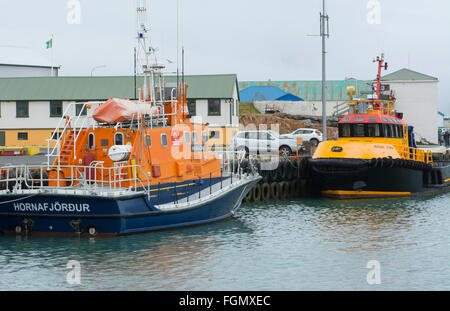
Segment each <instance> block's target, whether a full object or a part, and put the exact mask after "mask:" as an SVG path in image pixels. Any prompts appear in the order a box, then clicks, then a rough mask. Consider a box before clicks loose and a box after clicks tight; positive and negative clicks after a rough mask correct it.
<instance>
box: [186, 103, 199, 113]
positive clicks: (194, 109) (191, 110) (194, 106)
mask: <svg viewBox="0 0 450 311" xmlns="http://www.w3.org/2000/svg"><path fill="white" fill-rule="evenodd" d="M187 106H188V111H189V115H190V116H195V115H197V102H196V100H195V99H188V101H187Z"/></svg>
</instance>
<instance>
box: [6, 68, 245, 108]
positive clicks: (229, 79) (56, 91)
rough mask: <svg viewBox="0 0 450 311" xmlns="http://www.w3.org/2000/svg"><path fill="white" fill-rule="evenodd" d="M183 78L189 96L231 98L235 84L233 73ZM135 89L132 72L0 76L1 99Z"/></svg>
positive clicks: (93, 95)
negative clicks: (65, 75)
mask: <svg viewBox="0 0 450 311" xmlns="http://www.w3.org/2000/svg"><path fill="white" fill-rule="evenodd" d="M165 81H166V82H167V83H168V84H173V85H176V82H177V77H176V76H166V77H165ZM179 81H180V82H181V77H180V80H179ZM185 82H186V83H187V84H188V86H189V87H188V90H187V94H186V96H187V98H191V99H206V98H220V99H229V98H233V97H234V90H235V89H234V88H235V87H237V86H238V81H237V76H236V75H235V74H224V75H196V76H185ZM141 84H143V77H138V78H137V87H138V88H139V86H140V85H141ZM134 93H135V92H134V77H133V76H110V77H35V78H34V77H33V78H0V100H1V101H17V100H27V101H40V100H42V101H46V100H73V101H77V100H80V101H87V100H106V99H109V98H112V97H119V98H134V97H135V95H134ZM238 94H239V93H238ZM238 96H239V95H238Z"/></svg>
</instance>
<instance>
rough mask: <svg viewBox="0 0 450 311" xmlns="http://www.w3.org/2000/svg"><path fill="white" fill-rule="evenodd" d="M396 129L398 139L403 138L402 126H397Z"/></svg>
mask: <svg viewBox="0 0 450 311" xmlns="http://www.w3.org/2000/svg"><path fill="white" fill-rule="evenodd" d="M397 129H398V138H403V126H401V125H397Z"/></svg>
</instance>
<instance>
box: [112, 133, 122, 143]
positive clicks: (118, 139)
mask: <svg viewBox="0 0 450 311" xmlns="http://www.w3.org/2000/svg"><path fill="white" fill-rule="evenodd" d="M114 144H116V145H123V133H116V134H114Z"/></svg>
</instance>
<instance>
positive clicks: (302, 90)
mask: <svg viewBox="0 0 450 311" xmlns="http://www.w3.org/2000/svg"><path fill="white" fill-rule="evenodd" d="M371 82H372V81H370V80H367V81H366V80H329V81H327V90H328V92H327V100H333V101H345V100H348V96H347V86H351V85H353V86H356V89H357V93H358V94H359V93H360V92H361V91H370V90H371V86H370V85H368V84H367V83H369V84H370V83H371ZM264 85H270V86H276V87H278V88H280V89H281V90H283V91H285V92H287V93H290V94H293V95H295V96H297V97H300V98H303V99H304V100H305V101H321V100H322V81H321V80H314V81H306V80H303V81H245V82H240V83H239V88H240V89H245V88H247V87H250V86H264ZM241 101H242V100H241Z"/></svg>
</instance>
